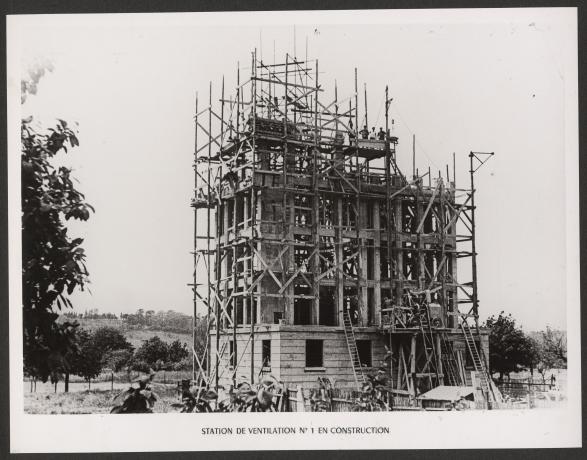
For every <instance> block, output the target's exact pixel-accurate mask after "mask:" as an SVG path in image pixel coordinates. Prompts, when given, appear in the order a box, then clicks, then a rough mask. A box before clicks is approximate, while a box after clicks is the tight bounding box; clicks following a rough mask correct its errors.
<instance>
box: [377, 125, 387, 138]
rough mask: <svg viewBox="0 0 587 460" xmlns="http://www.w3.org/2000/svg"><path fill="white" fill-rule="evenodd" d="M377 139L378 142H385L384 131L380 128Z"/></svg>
mask: <svg viewBox="0 0 587 460" xmlns="http://www.w3.org/2000/svg"><path fill="white" fill-rule="evenodd" d="M377 138H378V139H379V140H380V141H384V140H385V131H383V128H382V127H379V132H378V133H377Z"/></svg>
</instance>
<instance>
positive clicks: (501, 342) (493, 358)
mask: <svg viewBox="0 0 587 460" xmlns="http://www.w3.org/2000/svg"><path fill="white" fill-rule="evenodd" d="M484 327H486V328H488V329H490V331H491V332H490V334H489V363H490V367H491V373H495V372H499V375H500V379H501V378H503V375H504V374H506V375H509V373H510V372H518V371H520V370H523V369H531V368H533V366H535V365H536V362H537V350H536V347H535V344H534V343H533V342H532V341H531V339H530V338H529V337H526V335H525V334H524V332H523V331H522V329H520V328H518V327H516V321H515V320H514V318H513V317H512V315H511V314H509V315H505V314H504V312H503V311H502V312H501V313H500V314H499V316H498V317H497V318H496V317H495V316H491V317H490V318H488V319H487V321H486V322H485V324H484Z"/></svg>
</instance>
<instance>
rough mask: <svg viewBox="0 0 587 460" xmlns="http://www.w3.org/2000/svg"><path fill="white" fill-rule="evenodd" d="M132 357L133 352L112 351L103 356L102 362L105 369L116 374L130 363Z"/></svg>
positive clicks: (125, 350) (126, 350)
mask: <svg viewBox="0 0 587 460" xmlns="http://www.w3.org/2000/svg"><path fill="white" fill-rule="evenodd" d="M132 357H133V352H132V350H130V349H119V350H112V351H109V352H107V353H106V354H105V355H104V356H103V358H102V362H103V363H104V365H105V366H106V367H108V368H110V369H112V370H113V371H114V372H118V371H121V370H122V369H124V368H126V367H127V366H128V365H129V364H130V363H131V361H132Z"/></svg>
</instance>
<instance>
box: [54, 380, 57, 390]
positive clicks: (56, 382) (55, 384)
mask: <svg viewBox="0 0 587 460" xmlns="http://www.w3.org/2000/svg"><path fill="white" fill-rule="evenodd" d="M54 393H57V380H55V391H54Z"/></svg>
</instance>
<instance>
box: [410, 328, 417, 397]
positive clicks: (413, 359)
mask: <svg viewBox="0 0 587 460" xmlns="http://www.w3.org/2000/svg"><path fill="white" fill-rule="evenodd" d="M416 381H417V377H416V335H415V334H414V335H413V336H412V341H411V346H410V385H411V389H410V390H411V392H412V396H413V397H414V399H415V398H416Z"/></svg>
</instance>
